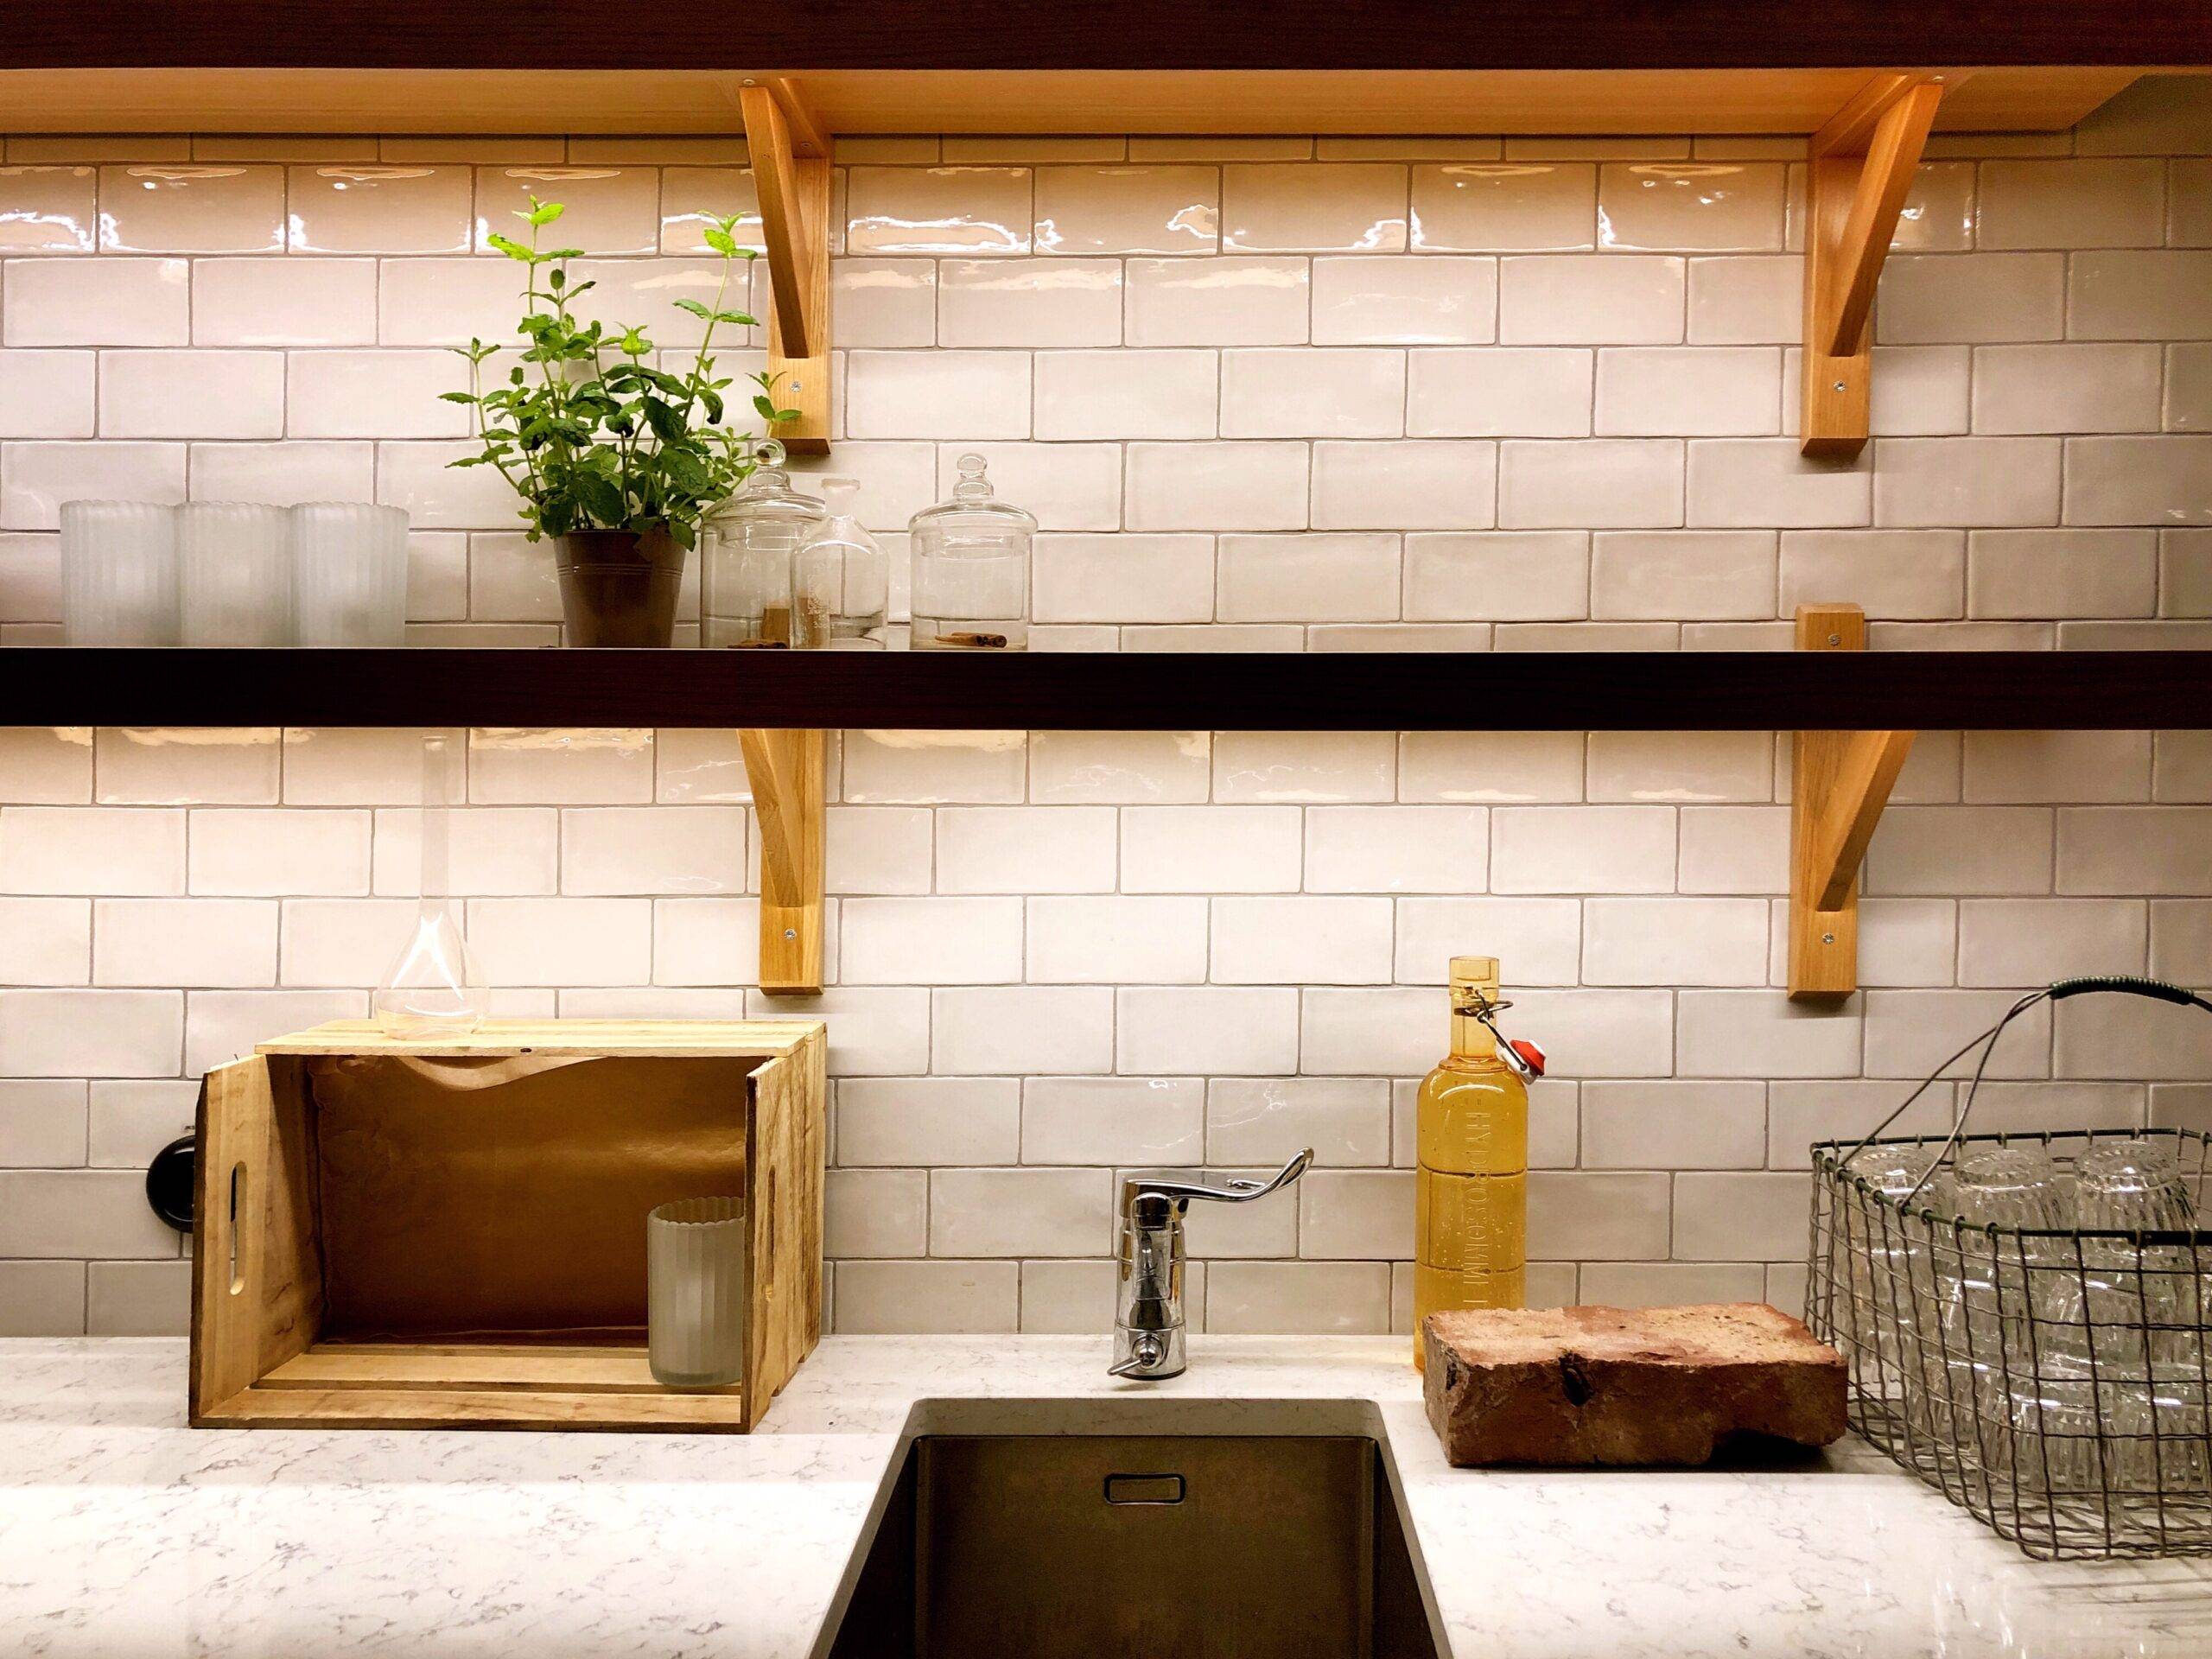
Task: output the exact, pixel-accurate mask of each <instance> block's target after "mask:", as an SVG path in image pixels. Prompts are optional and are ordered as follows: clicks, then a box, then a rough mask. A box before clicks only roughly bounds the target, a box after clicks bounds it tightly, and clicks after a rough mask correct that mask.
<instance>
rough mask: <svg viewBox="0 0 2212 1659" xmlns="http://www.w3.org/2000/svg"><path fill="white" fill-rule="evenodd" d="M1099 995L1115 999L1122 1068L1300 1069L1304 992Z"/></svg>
mask: <svg viewBox="0 0 2212 1659" xmlns="http://www.w3.org/2000/svg"><path fill="white" fill-rule="evenodd" d="M1086 994H1087V993H1086ZM1096 995H1099V996H1101V997H1111V998H1112V999H1113V1000H1114V1007H1113V1016H1114V1018H1113V1023H1114V1065H1113V1069H1114V1070H1115V1071H1122V1072H1125V1073H1128V1074H1131V1075H1135V1076H1166V1077H1186V1076H1191V1075H1194V1074H1195V1075H1198V1076H1224V1075H1230V1076H1244V1077H1277V1076H1281V1075H1282V1074H1283V1073H1285V1072H1291V1071H1297V1070H1299V1059H1298V1055H1299V993H1298V991H1296V990H1295V989H1294V988H1290V987H1287V986H1251V987H1244V986H1227V985H1224V986H1214V985H1187V986H1185V985H1177V986H1125V987H1123V988H1122V989H1120V990H1119V991H1114V992H1109V991H1106V990H1103V989H1102V990H1100V991H1098V992H1097V993H1096ZM1034 1069H1042V1068H1034ZM1090 1069H1094V1070H1101V1071H1103V1070H1105V1069H1106V1068H1104V1067H1103V1066H1096V1067H1092V1068H1090Z"/></svg>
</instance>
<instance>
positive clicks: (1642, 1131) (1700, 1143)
mask: <svg viewBox="0 0 2212 1659" xmlns="http://www.w3.org/2000/svg"><path fill="white" fill-rule="evenodd" d="M1766 1150H1767V1086H1766V1084H1764V1083H1761V1082H1756V1081H1751V1080H1739V1081H1713V1082H1704V1081H1676V1080H1674V1079H1649V1080H1642V1081H1637V1082H1595V1081H1593V1082H1590V1083H1586V1084H1583V1085H1582V1161H1583V1164H1584V1166H1586V1167H1588V1168H1592V1169H1758V1168H1762V1167H1764V1165H1765V1163H1766Z"/></svg>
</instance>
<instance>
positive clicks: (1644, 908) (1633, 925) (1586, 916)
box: [1582, 897, 1768, 985]
mask: <svg viewBox="0 0 2212 1659" xmlns="http://www.w3.org/2000/svg"><path fill="white" fill-rule="evenodd" d="M1767 928H1768V924H1767V903H1766V900H1765V899H1688V898H1683V899H1671V898H1649V899H1645V898H1627V897H1622V898H1592V899H1584V900H1583V902H1582V981H1583V983H1585V984H1586V985H1742V984H1746V983H1751V984H1756V983H1757V982H1758V979H1759V976H1760V974H1761V972H1762V971H1763V969H1764V966H1765V963H1766V959H1767Z"/></svg>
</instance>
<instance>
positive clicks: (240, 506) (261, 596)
mask: <svg viewBox="0 0 2212 1659" xmlns="http://www.w3.org/2000/svg"><path fill="white" fill-rule="evenodd" d="M176 565H177V587H178V591H179V596H180V602H179V610H180V613H181V617H182V619H183V628H182V635H183V639H184V643H185V644H186V645H284V644H287V643H288V642H289V640H290V639H291V637H292V524H291V518H290V515H289V514H288V513H287V512H285V511H284V509H283V508H282V507H269V506H261V505H257V504H255V503H253V502H251V501H189V502H187V503H186V504H185V505H183V506H181V507H179V508H178V509H177V510H176Z"/></svg>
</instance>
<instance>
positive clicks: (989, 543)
mask: <svg viewBox="0 0 2212 1659" xmlns="http://www.w3.org/2000/svg"><path fill="white" fill-rule="evenodd" d="M959 464H960V481H959V482H958V483H957V484H956V485H954V486H953V487H952V499H950V500H949V501H940V502H938V504H937V505H935V506H933V507H925V508H923V509H922V510H921V512H918V513H916V514H915V515H914V516H913V518H912V520H911V521H910V523H909V524H908V526H907V528H908V529H909V530H910V531H912V537H913V616H914V627H913V648H914V649H915V650H916V651H1020V650H1022V649H1023V648H1024V647H1026V646H1027V645H1028V643H1029V553H1030V544H1031V543H1032V542H1033V540H1034V539H1035V537H1036V534H1037V520H1036V519H1035V518H1033V517H1031V516H1030V515H1029V514H1028V513H1027V512H1023V511H1022V510H1021V509H1020V507H1017V506H1014V505H1012V504H1011V503H1008V502H1005V501H1001V500H999V499H996V498H995V497H994V496H993V495H992V494H991V486H990V483H989V480H987V479H986V478H985V477H984V476H983V458H982V456H981V455H963V456H961V457H960V463H959Z"/></svg>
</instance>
